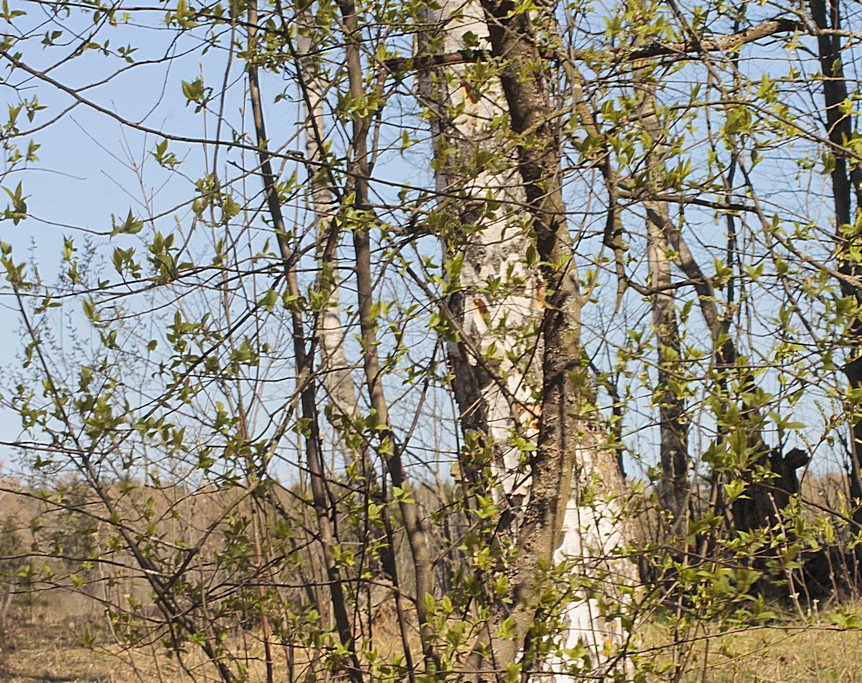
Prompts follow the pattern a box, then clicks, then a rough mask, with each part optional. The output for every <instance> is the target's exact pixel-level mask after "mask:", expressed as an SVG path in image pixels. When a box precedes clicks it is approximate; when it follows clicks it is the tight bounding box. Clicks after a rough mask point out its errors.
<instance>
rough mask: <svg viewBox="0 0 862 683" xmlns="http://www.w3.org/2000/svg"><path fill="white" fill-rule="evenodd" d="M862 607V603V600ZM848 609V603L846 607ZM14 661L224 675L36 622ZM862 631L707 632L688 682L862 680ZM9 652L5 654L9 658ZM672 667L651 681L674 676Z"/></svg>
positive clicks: (258, 669) (656, 638) (40, 677)
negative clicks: (87, 641)
mask: <svg viewBox="0 0 862 683" xmlns="http://www.w3.org/2000/svg"><path fill="white" fill-rule="evenodd" d="M858 607H860V608H862V605H858ZM845 609H846V608H845ZM648 631H649V635H646V636H645V639H646V641H648V642H645V643H644V645H645V646H647V647H650V648H657V649H654V650H652V652H653V654H655V656H656V659H657V661H659V660H663V661H664V662H665V663H669V662H670V661H671V660H672V655H671V652H670V649H669V648H668V649H666V650H665V649H662V648H661V646H662V645H667V644H668V640H667V639H665V638H663V634H662V633H661V631H660V630H659V629H657V628H650V629H648ZM8 644H9V645H10V649H8V650H7V651H6V652H5V653H3V654H5V655H6V656H5V664H6V667H5V669H3V670H0V681H2V682H3V683H133V682H135V681H139V682H141V683H150V682H154V683H155V682H160V683H180V682H184V683H185V682H189V683H191V682H194V683H198V682H203V681H214V680H217V679H216V677H215V672H214V670H213V669H212V667H211V666H209V665H207V664H206V663H205V662H203V660H202V659H200V658H198V657H196V656H194V654H193V653H191V652H190V655H189V657H188V659H187V660H186V665H187V667H188V670H187V671H186V670H183V668H181V667H180V666H179V664H178V662H177V660H176V659H175V658H173V657H171V656H169V655H168V653H167V652H166V651H165V650H164V649H163V648H160V647H158V646H154V647H152V648H140V649H136V650H131V651H129V650H122V649H120V648H119V647H117V646H113V645H108V644H105V645H102V646H100V647H97V648H96V649H95V650H91V649H87V648H84V647H82V646H81V645H80V644H79V643H78V642H77V640H76V637H75V634H74V627H73V625H72V624H67V625H61V624H56V625H54V626H51V627H47V626H44V627H39V626H37V625H29V626H27V627H26V628H22V629H19V630H18V631H17V632H16V634H15V635H14V637H13V638H11V639H10V640H9V642H8ZM235 645H236V646H240V645H242V646H243V647H242V648H241V647H237V648H236V649H237V650H240V649H245V650H246V651H247V652H249V653H250V656H249V658H248V659H247V660H245V663H246V665H247V667H248V680H249V681H251V682H252V683H255V682H257V681H262V680H264V667H263V662H262V661H261V657H260V650H261V648H260V646H259V643H258V642H257V641H256V640H255V639H254V637H253V636H252V635H248V636H246V637H245V642H244V643H242V642H240V641H238V642H236V643H235ZM860 645H862V631H860V630H858V629H851V630H842V629H839V628H837V627H836V626H835V625H834V624H832V623H831V621H830V618H829V614H828V613H827V614H822V615H814V616H812V617H811V618H809V619H806V620H804V621H803V620H802V619H796V620H788V621H786V622H783V623H778V624H773V625H769V626H765V627H757V628H750V629H747V630H739V631H735V632H731V633H725V634H712V635H708V634H707V633H701V634H700V635H699V636H698V637H696V638H695V639H694V640H693V643H692V645H691V647H690V648H689V650H688V653H687V655H686V656H685V669H686V673H685V675H684V676H683V678H682V680H683V681H690V682H695V681H701V682H709V683H713V682H714V683H833V682H834V683H839V682H840V683H853V682H856V681H859V682H860V683H862V647H860ZM275 655H276V657H275V658H276V662H275V664H276V680H280V681H291V680H301V679H302V674H303V671H302V669H303V667H302V666H301V665H300V666H298V667H297V668H296V669H295V670H294V675H293V676H291V675H290V674H289V673H288V670H287V668H286V664H285V652H284V650H282V649H280V648H279V649H277V650H276V652H275ZM2 661H3V658H0V663H2ZM670 676H671V672H670V670H667V671H665V672H663V673H661V674H656V675H655V676H653V677H652V678H651V679H650V680H654V681H663V680H669V679H670Z"/></svg>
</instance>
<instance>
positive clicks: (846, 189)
mask: <svg viewBox="0 0 862 683" xmlns="http://www.w3.org/2000/svg"><path fill="white" fill-rule="evenodd" d="M808 6H809V10H810V12H811V17H812V19H813V20H814V23H815V25H816V26H817V28H818V29H819V30H820V31H821V33H820V34H819V35H818V36H817V48H818V53H819V54H818V57H819V60H820V70H821V71H822V73H823V81H822V88H823V102H824V105H825V114H826V133H827V135H828V136H829V142H831V143H832V149H831V150H830V151H831V153H832V154H833V156H834V167H833V169H832V171H831V173H830V179H831V182H832V200H833V203H834V211H835V242H836V245H837V261H838V263H837V269H838V272H839V273H840V274H841V275H846V276H849V277H848V278H841V279H840V280H839V284H840V287H841V293H842V294H843V295H844V296H852V297H853V298H854V300H855V301H856V306H857V307H860V306H862V293H860V291H859V288H858V287H856V286H854V285H853V284H851V282H850V281H849V279H851V278H853V279H855V278H858V277H859V276H860V271H862V269H860V266H859V264H858V261H854V260H852V259H851V258H848V255H849V254H850V253H852V252H853V251H854V250H856V249H858V248H859V244H860V239H862V237H860V234H859V228H858V227H857V226H858V220H859V211H860V209H862V169H860V167H859V165H858V164H850V163H848V160H847V158H846V156H845V155H843V154H841V153H840V151H838V150H841V149H842V148H843V147H844V146H845V145H846V144H847V143H848V142H849V141H850V140H852V139H853V137H854V133H855V131H854V130H853V120H852V118H851V115H850V114H849V113H844V112H842V107H843V105H844V104H845V103H846V102H848V101H849V100H848V89H847V79H846V77H845V75H844V65H843V64H842V62H841V51H842V43H841V36H840V35H838V34H837V33H829V30H830V29H836V30H837V29H840V28H841V5H840V0H832V1H831V2H829V1H828V0H809V3H808ZM854 201H855V207H856V208H855V210H854V208H853V207H854ZM845 334H846V336H847V339H848V343H849V346H850V349H849V355H850V360H849V361H848V362H847V364H846V365H845V366H844V374H845V376H846V377H847V381H848V383H849V384H850V389H851V391H852V393H853V394H855V395H856V398H853V397H851V398H850V399H849V400H848V401H847V403H848V404H849V405H848V412H849V415H848V421H849V423H850V431H851V437H852V438H851V440H850V441H851V446H850V466H849V468H848V472H847V479H848V482H847V483H848V487H849V489H850V499H851V501H852V502H853V504H854V509H853V512H852V516H853V521H854V522H855V523H856V524H857V527H858V528H862V505H860V503H862V407H860V405H859V398H858V396H859V394H860V393H862V317H860V316H859V315H858V314H854V315H852V316H851V319H850V320H849V321H848V323H847V326H846V328H845ZM857 558H858V559H859V561H862V551H860V550H859V549H858V547H857Z"/></svg>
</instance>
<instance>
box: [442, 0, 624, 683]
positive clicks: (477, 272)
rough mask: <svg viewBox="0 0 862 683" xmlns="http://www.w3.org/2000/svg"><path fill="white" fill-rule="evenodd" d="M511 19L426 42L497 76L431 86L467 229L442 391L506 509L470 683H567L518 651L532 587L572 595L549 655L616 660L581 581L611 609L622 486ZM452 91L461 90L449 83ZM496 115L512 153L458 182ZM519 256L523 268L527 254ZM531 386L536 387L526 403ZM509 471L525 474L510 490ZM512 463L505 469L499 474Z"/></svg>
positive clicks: (604, 667) (563, 675)
mask: <svg viewBox="0 0 862 683" xmlns="http://www.w3.org/2000/svg"><path fill="white" fill-rule="evenodd" d="M512 10H513V6H512V4H511V3H509V2H499V3H498V2H494V1H493V0H487V1H486V2H484V3H483V4H482V7H481V8H480V7H479V6H478V5H477V4H475V3H468V4H466V5H458V4H455V3H448V4H444V6H443V8H442V9H441V20H442V23H443V24H444V28H443V29H442V35H443V41H442V42H443V44H442V45H437V46H436V47H437V48H438V50H443V51H446V52H451V51H458V50H463V49H464V48H465V47H466V45H465V43H464V36H465V34H467V33H468V32H469V33H471V34H473V38H474V40H475V38H476V37H478V38H479V39H480V40H483V41H488V42H490V54H491V55H492V56H493V58H494V60H495V65H496V66H498V67H499V69H500V80H499V81H496V80H495V81H492V82H490V83H485V84H483V85H484V87H485V89H484V91H482V92H480V93H475V92H472V91H471V88H475V85H471V84H470V83H469V73H465V70H464V67H463V66H452V67H450V68H449V69H447V70H446V71H443V72H442V78H441V81H442V80H443V79H446V80H445V82H447V83H448V84H449V86H448V88H446V89H445V90H444V91H443V96H442V97H440V96H439V94H440V92H441V87H442V86H441V85H440V84H439V83H438V86H437V91H436V92H437V93H438V98H437V103H436V104H437V113H438V120H437V126H438V140H437V153H438V159H441V158H442V159H447V158H448V162H447V163H444V164H441V166H442V169H443V172H442V173H441V176H442V177H443V179H444V181H445V183H446V188H447V190H448V191H449V192H452V191H458V192H460V193H461V194H462V197H463V198H462V200H461V201H462V207H463V208H462V210H461V212H460V215H459V219H460V223H461V229H462V230H463V231H464V233H465V234H466V247H465V248H464V252H463V253H464V255H465V265H464V268H463V269H462V271H461V273H460V290H459V291H460V293H461V296H462V297H463V299H462V300H461V301H459V302H458V303H460V304H462V305H463V308H462V309H461V315H462V316H463V321H462V322H463V325H462V330H463V332H462V334H463V335H464V336H467V337H469V339H470V344H461V345H460V346H459V347H458V348H457V351H458V353H459V354H460V355H459V356H458V361H459V362H460V363H462V364H467V365H469V366H470V377H471V379H472V381H467V382H464V381H458V382H456V383H455V387H454V388H455V391H456V395H457V396H458V402H459V406H460V407H461V410H462V413H463V414H467V415H475V416H481V417H482V418H483V419H484V420H485V422H486V425H487V426H486V427H485V436H486V438H487V439H488V440H489V441H490V442H491V443H492V444H493V446H494V447H495V448H496V449H498V450H499V449H502V451H503V457H502V458H501V459H500V461H498V465H499V464H500V463H501V464H502V466H503V468H504V471H503V473H502V474H501V476H500V477H499V479H500V482H499V483H500V484H501V485H502V489H503V495H506V494H508V499H509V500H510V502H511V503H512V505H513V507H514V509H515V512H516V514H515V515H514V517H513V521H512V524H511V531H512V534H513V537H514V553H513V556H512V557H511V560H510V562H509V565H508V567H507V568H506V573H507V578H508V582H509V590H508V592H507V596H508V600H507V601H504V602H500V603H498V604H496V605H494V606H493V616H492V617H491V619H490V622H489V623H488V624H487V626H486V628H485V630H484V631H483V633H482V636H481V638H480V641H479V643H478V644H477V646H476V650H475V654H474V657H473V659H472V662H471V664H472V666H471V668H472V669H475V670H476V671H478V672H480V673H478V674H476V679H477V680H496V679H497V678H502V677H503V676H504V672H505V671H506V670H507V668H509V667H511V666H512V665H516V664H517V665H520V667H521V669H522V675H523V676H524V677H526V678H530V677H534V676H535V677H543V678H544V679H545V680H547V679H549V678H550V679H552V680H556V681H567V680H574V678H572V674H571V673H569V671H570V670H573V669H576V668H577V667H578V666H579V665H583V661H580V662H572V661H567V660H566V659H565V658H562V657H556V658H554V657H552V658H549V659H547V660H546V661H537V660H536V659H535V656H534V653H533V652H532V649H531V644H532V640H533V626H534V624H535V623H536V621H537V620H538V621H542V620H543V619H544V618H547V617H548V616H549V615H544V614H542V613H541V612H540V611H539V606H538V597H539V593H540V591H541V590H542V588H543V585H544V583H543V582H544V579H543V577H544V576H545V575H546V574H547V573H548V571H550V570H551V568H552V567H554V566H555V565H557V566H559V565H564V566H565V567H566V568H567V569H568V570H570V571H571V573H572V575H573V576H572V577H571V578H573V583H574V585H576V586H577V588H576V591H577V593H576V594H574V595H571V596H569V597H568V598H566V600H567V602H566V604H565V605H564V607H563V608H562V615H561V617H562V631H563V632H562V633H561V634H560V637H559V641H560V645H561V646H562V647H574V646H575V645H577V644H578V643H581V644H582V645H584V646H585V647H586V652H587V653H588V656H589V659H590V662H591V667H593V671H592V673H593V675H595V673H596V672H602V671H604V672H607V671H608V669H609V668H611V667H613V666H615V665H617V664H618V662H617V661H616V660H613V659H609V658H608V649H607V648H606V646H610V650H613V646H614V645H615V644H617V645H618V644H619V642H620V639H621V633H620V630H619V625H618V624H617V623H616V622H615V621H614V620H612V619H606V618H605V617H604V616H603V610H602V609H601V606H600V602H601V601H600V599H599V598H600V596H599V593H600V590H599V586H597V585H596V584H595V583H594V580H598V581H601V582H603V584H604V585H603V588H604V589H607V594H606V595H605V596H601V597H602V598H603V599H606V600H608V601H610V602H611V603H613V602H614V601H617V602H618V601H619V596H618V595H615V594H614V584H620V583H626V582H627V581H628V580H629V578H630V575H631V574H630V571H629V567H628V563H627V562H625V561H622V562H621V561H619V560H615V559H614V558H613V554H614V550H615V548H616V547H617V546H618V544H619V543H620V542H621V540H622V530H621V527H620V520H619V511H618V509H617V503H616V500H615V498H614V496H615V495H616V494H618V493H619V491H620V490H621V488H622V482H621V475H620V471H619V468H618V466H617V463H616V457H615V454H614V453H613V452H612V451H611V450H608V449H603V448H601V436H600V431H599V427H598V414H597V410H596V407H595V405H594V404H593V401H594V396H592V395H591V393H592V392H591V391H589V389H588V385H589V380H588V379H587V377H588V372H587V369H586V368H585V367H584V363H583V357H582V349H581V343H580V310H581V306H582V294H581V292H580V291H579V288H578V281H577V274H576V272H575V265H574V251H573V244H572V241H571V238H570V236H569V232H568V224H567V217H566V207H565V204H564V202H563V196H562V185H561V175H562V173H561V162H560V152H559V147H558V140H557V135H556V131H555V130H554V128H553V125H552V123H551V122H552V121H553V120H554V117H553V116H552V115H551V114H552V106H551V103H550V102H549V100H548V87H547V84H546V82H545V80H544V76H543V75H542V74H543V71H544V69H545V62H544V59H543V57H542V55H541V54H540V51H539V48H538V46H537V45H536V42H535V39H534V36H533V34H532V28H531V24H530V17H529V16H527V15H526V14H523V13H520V14H516V13H515V12H513V11H512ZM483 11H484V17H483V16H482V13H483ZM465 80H467V84H466V87H465V86H462V87H461V88H457V84H458V83H460V82H464V81H465ZM453 84H454V85H453ZM500 113H502V114H503V115H504V118H505V121H506V122H507V124H508V128H509V129H510V135H509V136H507V137H510V138H511V140H510V141H509V142H508V143H507V144H509V145H510V146H511V148H512V149H513V151H512V152H511V154H509V155H508V156H505V155H504V156H503V157H502V158H501V156H500V154H499V153H498V154H497V155H496V164H497V165H496V167H495V168H493V169H491V170H487V169H486V170H481V171H480V172H478V173H476V174H475V175H473V176H466V175H465V174H464V173H463V172H461V173H459V171H458V169H463V168H465V167H466V168H469V159H470V158H471V157H470V155H473V156H475V155H476V153H477V151H479V152H481V149H482V145H483V144H484V145H495V146H497V147H498V148H499V146H500V145H501V141H500V136H499V132H497V133H496V135H492V134H491V132H490V130H489V127H490V124H491V122H492V120H495V121H499V114H500ZM495 117H497V118H496V119H495ZM451 150H454V153H452V152H451ZM465 161H467V162H468V163H465ZM438 163H440V162H439V161H438ZM513 171H514V172H513ZM489 193H490V195H491V198H492V199H494V200H496V201H497V202H500V203H501V205H502V206H503V207H507V208H506V209H505V211H504V213H503V215H502V216H500V215H497V214H493V215H491V216H488V214H487V212H485V211H482V210H481V207H482V202H484V201H486V196H487V195H488V194H489ZM474 202H475V204H476V205H477V206H476V208H474ZM530 253H532V254H534V258H532V259H528V257H527V254H530ZM451 256H452V254H450V257H451ZM501 273H502V274H505V276H506V279H505V280H504V282H505V281H506V280H509V281H511V280H512V279H516V280H517V283H518V285H519V287H518V288H517V289H514V290H513V291H507V292H506V293H505V295H502V296H498V297H497V298H495V299H488V298H485V297H483V296H482V294H481V293H482V292H483V291H486V290H487V289H488V286H487V285H488V282H489V280H490V279H491V278H493V277H499V276H500V275H499V274H501ZM477 294H478V296H477ZM471 303H472V305H471ZM531 329H532V330H535V331H536V332H537V333H538V334H537V335H536V336H537V337H538V338H533V340H532V345H531V346H530V347H529V348H527V347H526V346H525V342H526V341H527V340H528V339H529V337H528V336H527V335H525V332H528V331H529V330H531ZM473 349H479V350H480V352H481V353H482V354H483V355H484V356H485V357H486V358H487V359H489V360H491V361H492V364H491V365H492V367H493V365H494V364H493V361H494V360H495V353H494V351H495V350H496V351H497V353H501V352H502V359H501V360H500V361H499V364H497V365H496V368H495V372H494V375H493V376H483V374H482V373H483V372H487V367H488V364H487V363H481V362H478V360H477V359H476V358H475V357H471V355H470V354H471V350H473ZM528 352H530V354H531V355H528ZM511 359H523V360H521V362H520V363H518V362H514V363H513V362H512V360H511ZM532 387H535V388H536V389H537V390H535V391H529V392H525V389H527V388H532ZM585 387H586V389H585ZM477 388H478V390H477ZM504 399H505V400H504ZM477 404H478V405H477ZM534 421H535V422H534ZM481 423H482V420H481V419H476V420H474V421H473V422H472V423H471V424H475V425H479V426H480V428H481ZM517 430H520V431H521V434H522V435H527V436H528V437H529V438H530V440H534V443H535V450H533V451H531V452H528V453H527V457H526V458H525V457H524V456H522V455H521V453H520V452H517V451H513V450H512V448H511V445H510V439H511V435H512V433H513V432H514V431H517ZM515 456H517V460H516V458H515ZM507 458H508V459H507ZM524 460H526V465H527V468H526V474H527V475H528V478H524V479H523V480H519V479H518V478H519V477H521V476H522V475H521V471H522V468H523V461H524ZM513 465H515V466H516V467H517V468H518V469H517V470H515V472H514V474H513V471H512V466H513Z"/></svg>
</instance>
